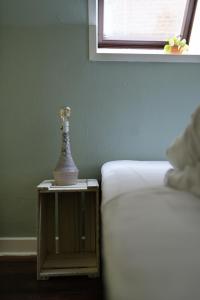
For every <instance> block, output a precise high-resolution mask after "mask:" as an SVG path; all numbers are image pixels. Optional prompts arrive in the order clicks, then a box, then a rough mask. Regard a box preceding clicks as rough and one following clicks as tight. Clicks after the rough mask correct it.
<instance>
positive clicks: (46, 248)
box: [37, 193, 55, 278]
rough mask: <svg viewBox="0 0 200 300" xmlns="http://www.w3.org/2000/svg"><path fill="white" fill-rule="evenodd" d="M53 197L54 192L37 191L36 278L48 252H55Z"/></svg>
mask: <svg viewBox="0 0 200 300" xmlns="http://www.w3.org/2000/svg"><path fill="white" fill-rule="evenodd" d="M54 214H55V199H54V194H42V193H39V197H38V256H37V270H38V273H37V275H38V278H39V272H40V270H41V268H42V265H43V263H44V261H45V259H46V257H47V255H48V254H49V253H55V223H54V221H55V216H54Z"/></svg>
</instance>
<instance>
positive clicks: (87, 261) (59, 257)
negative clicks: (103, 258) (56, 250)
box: [43, 253, 97, 269]
mask: <svg viewBox="0 0 200 300" xmlns="http://www.w3.org/2000/svg"><path fill="white" fill-rule="evenodd" d="M96 265H97V261H96V255H95V253H87V254H82V253H72V254H55V255H49V256H47V258H46V260H45V264H44V265H43V269H53V268H56V269H57V268H58V269H64V268H83V267H85V268H86V267H87V268H90V267H95V266H96Z"/></svg>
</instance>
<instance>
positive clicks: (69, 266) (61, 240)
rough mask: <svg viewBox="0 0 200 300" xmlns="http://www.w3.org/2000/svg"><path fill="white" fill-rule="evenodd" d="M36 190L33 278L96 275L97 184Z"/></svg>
mask: <svg viewBox="0 0 200 300" xmlns="http://www.w3.org/2000/svg"><path fill="white" fill-rule="evenodd" d="M53 184H54V181H53V180H45V181H43V182H42V183H41V184H39V185H38V186H37V189H38V236H37V240H38V249H37V250H38V253H37V254H38V255H37V278H38V279H48V278H49V277H52V276H67V275H88V276H91V277H92V276H94V277H95V276H98V275H99V185H98V182H97V180H95V179H85V180H79V181H78V184H77V185H73V186H64V187H61V186H60V187H58V186H54V185H53Z"/></svg>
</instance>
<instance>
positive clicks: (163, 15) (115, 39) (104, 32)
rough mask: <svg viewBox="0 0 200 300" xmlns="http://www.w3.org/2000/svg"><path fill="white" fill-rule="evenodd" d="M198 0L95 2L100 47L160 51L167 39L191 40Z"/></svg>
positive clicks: (108, 0) (114, 0) (102, 0)
mask: <svg viewBox="0 0 200 300" xmlns="http://www.w3.org/2000/svg"><path fill="white" fill-rule="evenodd" d="M197 1H198V0H98V46H99V47H100V48H102V47H104V48H110V47H112V48H155V49H156V48H157V49H158V48H163V46H164V45H165V42H166V40H167V38H169V37H172V36H181V37H182V38H185V39H186V41H187V43H189V40H190V34H191V29H192V25H193V20H194V15H195V10H196V5H197Z"/></svg>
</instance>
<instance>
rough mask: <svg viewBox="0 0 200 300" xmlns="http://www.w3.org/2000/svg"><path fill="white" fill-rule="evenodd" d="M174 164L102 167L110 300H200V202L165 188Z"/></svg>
mask: <svg viewBox="0 0 200 300" xmlns="http://www.w3.org/2000/svg"><path fill="white" fill-rule="evenodd" d="M170 167H171V166H170V164H169V163H168V162H139V161H112V162H108V163H105V164H104V165H103V167H102V206H101V212H102V228H103V229H102V235H103V268H104V278H105V285H106V294H107V299H108V300H189V299H191V300H196V299H200V199H199V198H198V197H196V196H194V195H192V194H190V193H187V192H183V191H177V190H174V189H172V188H169V187H166V186H165V185H164V183H163V182H164V175H165V173H166V171H167V170H168V169H169V168H170Z"/></svg>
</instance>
